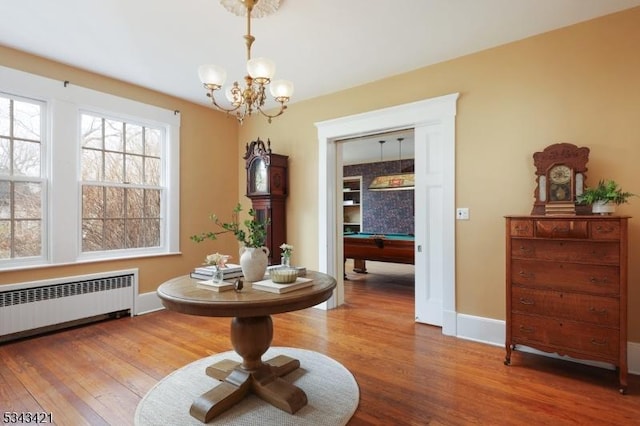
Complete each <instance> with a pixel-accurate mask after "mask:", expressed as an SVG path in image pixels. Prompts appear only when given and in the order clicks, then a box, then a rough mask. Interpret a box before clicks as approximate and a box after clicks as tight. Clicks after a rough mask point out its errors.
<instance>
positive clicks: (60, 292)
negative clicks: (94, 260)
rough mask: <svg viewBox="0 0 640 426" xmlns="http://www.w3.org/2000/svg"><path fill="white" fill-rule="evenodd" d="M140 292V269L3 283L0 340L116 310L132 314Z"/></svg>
mask: <svg viewBox="0 0 640 426" xmlns="http://www.w3.org/2000/svg"><path fill="white" fill-rule="evenodd" d="M137 292H138V270H137V269H129V270H121V271H110V272H105V273H99V274H91V275H82V276H72V277H63V278H56V279H50V280H43V281H32V282H26V283H19V284H8V285H3V286H0V341H1V340H3V339H2V337H3V336H7V335H12V334H14V333H21V332H26V331H28V330H36V329H40V328H43V327H52V326H56V325H60V324H64V323H67V322H70V321H77V320H81V319H87V318H91V317H96V316H100V315H105V314H109V313H113V312H120V311H125V310H129V312H130V314H131V315H133V313H134V312H135V311H134V300H135V295H136V294H137Z"/></svg>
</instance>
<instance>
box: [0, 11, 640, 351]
mask: <svg viewBox="0 0 640 426" xmlns="http://www.w3.org/2000/svg"><path fill="white" fill-rule="evenodd" d="M639 22H640V8H635V9H631V10H629V11H626V12H622V13H618V14H614V15H610V16H608V17H604V18H601V19H597V20H594V21H590V22H587V23H583V24H579V25H576V26H572V27H569V28H565V29H561V30H558V31H554V32H551V33H547V34H544V35H540V36H537V37H533V38H529V39H526V40H522V41H519V42H516V43H512V44H509V45H505V46H502V47H498V48H494V49H490V50H487V51H484V52H480V53H477V54H473V55H469V56H466V57H463V58H459V59H456V60H452V61H449V62H445V63H442V64H438V65H435V66H431V67H427V68H423V69H420V70H416V71H414V72H410V73H407V74H403V75H399V76H395V77H393V78H388V79H385V80H382V81H379V82H376V83H372V84H368V85H364V86H361V87H357V88H353V89H350V90H345V91H341V92H339V93H335V94H331V95H328V96H323V97H319V98H316V99H312V100H309V101H304V102H299V103H295V104H293V105H291V106H290V108H289V110H288V112H287V113H286V114H285V115H284V116H282V117H280V118H277V119H275V120H274V122H273V123H272V124H270V125H269V124H267V123H266V121H265V120H264V119H261V118H251V119H248V120H246V122H245V124H244V125H243V126H242V127H240V128H237V126H236V125H235V122H234V121H233V120H231V119H229V120H227V119H225V118H224V116H222V115H221V114H216V113H212V112H210V110H209V109H207V108H204V107H201V106H196V105H193V104H190V103H188V102H185V101H181V100H178V99H175V98H171V97H168V96H165V95H161V94H158V93H154V92H151V91H148V90H145V89H142V88H139V87H135V86H131V85H127V84H124V83H121V82H117V81H114V80H110V79H106V78H104V77H100V76H96V75H94V74H90V73H86V72H83V71H79V70H76V69H72V68H68V67H65V66H62V65H59V64H53V63H51V62H48V61H45V60H42V59H39V58H34V57H32V56H29V55H26V54H23V53H20V52H16V51H13V50H9V49H4V48H1V47H0V65H5V66H10V67H13V68H17V69H22V70H25V71H29V72H33V73H36V74H43V75H46V76H49V77H53V78H59V79H61V80H63V79H66V80H71V81H72V82H73V83H74V84H78V85H82V86H86V87H91V88H94V89H98V90H102V91H106V92H110V93H114V94H117V95H120V96H124V97H130V98H133V99H136V100H141V101H143V102H148V103H151V104H154V105H158V106H162V107H165V108H169V109H179V110H180V111H181V116H182V128H181V138H182V147H181V155H182V158H181V190H182V193H181V201H180V203H181V214H182V220H181V247H182V251H183V255H181V256H171V257H161V258H149V259H145V260H140V261H122V262H112V263H113V264H109V265H105V264H90V265H81V266H69V267H63V268H44V269H38V270H30V271H24V272H11V273H2V274H0V283H10V282H19V281H26V280H33V279H39V278H45V277H51V276H59V275H69V274H77V273H83V272H93V271H98V270H102V269H105V268H107V267H108V268H124V267H132V266H137V267H140V268H141V292H145V291H151V290H153V289H154V288H155V286H157V284H158V283H160V282H162V281H163V280H164V279H166V278H169V277H171V276H175V275H177V274H179V273H186V272H188V271H189V270H190V269H191V268H192V267H193V266H194V263H196V262H199V261H200V259H201V258H202V257H203V256H204V254H205V253H207V252H211V251H216V250H219V251H226V252H233V251H235V243H234V242H233V241H232V240H230V239H227V240H226V241H225V242H216V243H208V245H207V246H195V245H194V244H193V243H191V242H190V241H188V235H191V234H193V233H195V232H198V231H200V230H202V229H205V228H206V226H207V224H208V223H207V220H206V217H207V215H208V214H209V213H210V212H212V211H213V212H216V213H218V214H220V215H225V214H226V212H229V211H230V210H231V208H232V207H233V205H234V203H235V202H236V200H238V199H240V200H243V203H244V205H245V206H248V203H247V200H246V199H245V198H244V197H243V196H244V193H245V174H244V172H245V169H244V162H243V161H242V160H241V156H242V155H243V154H244V146H245V143H247V142H249V141H251V140H254V139H256V137H260V138H262V139H263V140H265V141H266V139H267V138H269V139H271V142H272V148H273V150H274V152H277V153H280V154H285V155H289V170H290V181H291V184H290V187H291V191H290V196H289V198H288V200H287V215H288V220H287V232H288V235H289V237H288V240H289V241H288V242H289V243H290V244H293V245H294V246H295V247H296V249H295V253H294V256H295V259H294V260H295V261H296V263H300V264H304V265H306V266H308V267H310V268H313V267H314V266H317V264H318V262H317V256H318V248H317V241H318V240H317V228H318V221H319V217H318V211H319V209H318V201H317V174H318V143H317V134H316V128H315V126H314V123H315V122H319V121H323V120H327V119H332V118H337V117H341V116H345V115H351V114H356V113H360V112H365V111H371V110H375V109H379V108H384V107H388V106H393V105H398V104H403V103H407V102H412V101H417V100H422V99H428V98H431V97H435V96H440V95H444V94H449V93H454V92H459V93H460V94H461V96H460V99H459V101H458V116H457V120H456V130H457V135H456V136H457V137H456V205H458V206H464V207H469V208H470V209H471V220H470V221H468V222H456V258H457V259H456V261H457V264H456V284H457V289H456V294H457V311H458V312H460V313H464V314H469V315H477V316H481V317H490V318H496V319H504V317H505V308H504V306H505V303H504V222H503V216H504V215H508V214H528V213H529V212H530V210H531V206H532V203H533V189H534V178H533V173H534V170H533V160H532V155H533V153H534V152H536V151H540V150H542V149H543V148H544V147H545V146H547V145H550V144H552V143H556V142H572V143H575V144H577V145H579V146H588V147H589V148H590V149H591V156H590V161H589V171H588V180H587V184H589V183H594V182H596V181H597V180H598V179H600V178H614V179H616V180H617V181H618V182H620V183H621V184H622V186H623V188H624V189H626V190H629V191H632V192H636V193H640V177H639V176H638V174H637V173H635V170H636V169H637V165H636V164H635V163H636V161H637V159H638V158H640V143H639V142H640V141H639V140H638V135H640V126H639V125H638V124H637V123H638V122H639V120H638V118H639V117H638V111H639V107H640V77H639V76H640V55H638V54H637V46H640V25H638V23H639ZM380 60H381V61H383V60H384V56H381V58H380ZM234 141H235V142H237V145H235V147H234V146H233V143H234ZM230 156H235V158H237V163H236V166H237V167H232V165H233V162H231V163H230V162H228V161H225V160H228V159H229V158H232V157H230ZM619 213H620V214H628V215H631V216H635V217H636V219H632V220H631V223H630V244H629V249H630V255H631V259H630V271H629V278H630V282H629V293H630V301H629V307H630V309H629V310H630V312H629V337H630V340H632V341H634V342H640V311H638V310H635V309H633V308H634V307H635V306H638V305H639V304H640V286H639V285H638V280H639V278H640V261H639V260H640V255H639V254H638V253H640V232H639V231H640V198H635V199H633V200H632V202H631V204H630V205H626V206H623V207H622V208H621V209H620V210H619ZM452 214H453V212H452Z"/></svg>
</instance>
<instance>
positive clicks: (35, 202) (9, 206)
mask: <svg viewBox="0 0 640 426" xmlns="http://www.w3.org/2000/svg"><path fill="white" fill-rule="evenodd" d="M43 110H44V107H43V105H42V103H39V102H36V101H32V100H26V99H21V98H18V97H10V96H8V95H6V94H2V93H0V259H23V258H30V257H41V256H42V255H43V235H44V228H45V227H44V217H43V216H44V215H43V204H44V203H43V199H44V194H45V181H44V179H42V164H43V161H42V160H43V159H42V139H41V135H42V129H41V123H42V121H43V120H42V115H43Z"/></svg>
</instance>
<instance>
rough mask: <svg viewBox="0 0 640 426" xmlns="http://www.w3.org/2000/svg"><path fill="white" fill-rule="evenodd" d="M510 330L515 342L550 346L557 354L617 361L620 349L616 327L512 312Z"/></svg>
mask: <svg viewBox="0 0 640 426" xmlns="http://www.w3.org/2000/svg"><path fill="white" fill-rule="evenodd" d="M511 333H512V336H513V339H514V343H515V344H523V345H532V346H534V347H535V345H536V344H540V345H545V346H551V347H553V348H555V349H556V350H557V352H558V353H560V354H564V353H565V352H564V351H563V350H566V351H567V352H569V353H580V354H584V355H591V356H597V357H603V358H609V359H612V360H614V361H615V362H617V358H618V355H619V351H620V345H619V344H620V335H619V333H618V330H614V329H611V328H608V327H603V326H598V325H593V324H585V323H580V322H574V321H569V320H557V319H553V318H543V317H538V316H533V315H523V314H513V315H512V317H511Z"/></svg>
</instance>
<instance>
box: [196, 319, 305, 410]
mask: <svg viewBox="0 0 640 426" xmlns="http://www.w3.org/2000/svg"><path fill="white" fill-rule="evenodd" d="M272 338H273V322H272V321H271V317H270V316H268V315H265V316H260V317H241V318H238V317H236V318H234V319H233V320H232V321H231V343H232V345H233V348H234V349H235V351H236V352H237V353H238V354H239V355H240V356H241V357H242V362H241V363H239V362H235V361H231V360H224V361H220V362H218V363H215V364H213V365H210V366H209V367H207V375H208V376H210V377H213V378H215V379H218V380H220V381H222V383H221V384H219V385H218V386H216V387H215V388H213V389H211V390H210V391H209V392H206V393H204V394H202V395H200V397H198V398H197V399H196V400H195V401H194V402H193V404H191V409H190V410H189V413H190V414H191V416H193V417H195V418H196V419H198V420H200V421H201V422H203V423H208V422H209V421H210V420H211V419H212V418H214V417H215V416H217V415H218V414H220V413H222V412H224V411H226V410H228V409H229V408H230V407H232V406H233V405H235V404H237V403H238V402H240V401H242V399H243V398H244V397H245V396H247V395H248V394H249V393H254V394H256V395H257V396H259V397H260V398H262V399H264V400H265V401H267V402H268V403H270V404H271V405H273V406H274V407H277V408H279V409H281V410H283V411H286V412H288V413H291V414H293V413H295V412H296V411H298V410H299V409H300V408H302V407H304V406H305V405H306V404H307V395H306V394H305V393H304V392H303V391H302V389H300V388H298V387H296V386H294V385H292V384H291V383H289V382H287V381H286V380H284V379H282V378H281V376H284V375H286V374H289V373H290V372H292V371H293V370H295V369H297V368H300V361H298V360H297V359H293V358H291V357H288V356H284V355H279V356H277V357H275V358H271V359H270V360H268V361H266V362H262V355H263V354H264V353H265V352H266V351H267V349H269V345H270V344H271V339H272Z"/></svg>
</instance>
